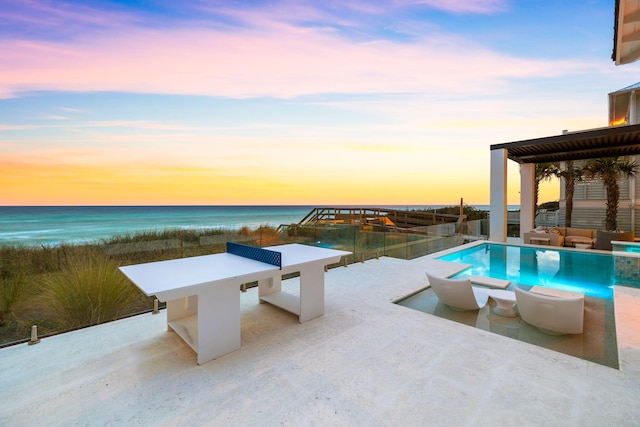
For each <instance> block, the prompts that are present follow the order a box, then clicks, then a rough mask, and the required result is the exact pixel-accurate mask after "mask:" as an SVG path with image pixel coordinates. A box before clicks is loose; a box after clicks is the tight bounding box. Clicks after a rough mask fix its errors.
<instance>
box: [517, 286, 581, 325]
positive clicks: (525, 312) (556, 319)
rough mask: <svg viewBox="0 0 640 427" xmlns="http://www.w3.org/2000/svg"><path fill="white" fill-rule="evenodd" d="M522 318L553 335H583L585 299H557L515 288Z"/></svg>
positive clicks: (518, 308)
mask: <svg viewBox="0 0 640 427" xmlns="http://www.w3.org/2000/svg"><path fill="white" fill-rule="evenodd" d="M515 292H516V304H517V305H516V307H517V310H518V311H519V312H520V318H521V319H522V320H524V321H525V322H527V323H529V324H531V325H533V326H535V327H536V328H538V329H540V330H541V331H542V332H546V333H548V334H551V335H565V334H581V333H582V332H583V322H584V297H583V296H580V297H572V298H557V297H552V296H546V295H539V294H535V293H532V292H528V291H525V290H524V289H521V288H519V287H516V288H515Z"/></svg>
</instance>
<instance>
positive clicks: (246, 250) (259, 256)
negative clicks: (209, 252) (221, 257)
mask: <svg viewBox="0 0 640 427" xmlns="http://www.w3.org/2000/svg"><path fill="white" fill-rule="evenodd" d="M227 252H228V253H230V254H232V255H237V256H241V257H243V258H249V259H253V260H255V261H260V262H264V263H267V264H271V265H275V266H277V267H278V268H279V269H280V270H282V254H281V253H280V252H276V251H270V250H268V249H261V248H256V247H255V246H249V245H243V244H240V243H234V242H227Z"/></svg>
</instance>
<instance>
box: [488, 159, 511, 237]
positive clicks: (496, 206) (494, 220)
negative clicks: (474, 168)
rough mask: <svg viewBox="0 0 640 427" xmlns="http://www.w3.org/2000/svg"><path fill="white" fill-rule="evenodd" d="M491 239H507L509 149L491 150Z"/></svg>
mask: <svg viewBox="0 0 640 427" xmlns="http://www.w3.org/2000/svg"><path fill="white" fill-rule="evenodd" d="M490 184H491V190H490V191H491V192H490V194H489V202H490V205H491V206H490V208H489V215H490V216H489V240H492V241H494V242H506V241H507V150H505V149H496V150H491V183H490Z"/></svg>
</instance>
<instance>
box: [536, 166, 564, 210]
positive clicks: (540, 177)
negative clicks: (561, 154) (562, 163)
mask: <svg viewBox="0 0 640 427" xmlns="http://www.w3.org/2000/svg"><path fill="white" fill-rule="evenodd" d="M557 172H558V164H557V163H553V162H545V163H536V168H535V172H534V173H535V189H534V190H535V192H534V194H533V197H534V199H533V206H535V209H536V212H534V213H536V214H537V212H538V196H539V193H540V183H541V182H543V181H550V180H551V178H553V177H555V176H556V175H557Z"/></svg>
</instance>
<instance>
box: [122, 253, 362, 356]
mask: <svg viewBox="0 0 640 427" xmlns="http://www.w3.org/2000/svg"><path fill="white" fill-rule="evenodd" d="M229 245H233V248H234V249H233V250H230V249H228V251H227V252H226V253H219V254H213V255H204V256H197V257H190V258H180V259H173V260H168V261H158V262H150V263H146V264H137V265H130V266H124V267H120V270H121V271H122V272H123V273H124V274H125V275H126V276H127V277H128V278H129V279H130V280H131V281H132V282H133V283H134V284H135V285H136V286H137V287H138V288H140V290H142V292H144V294H145V295H147V296H152V295H155V296H156V298H158V300H160V301H163V302H164V301H166V302H167V324H168V329H169V330H173V331H175V332H176V333H177V334H178V335H179V336H180V337H181V338H182V339H183V340H184V341H185V342H186V343H187V344H188V345H189V346H190V347H191V348H192V349H193V350H194V351H195V352H196V354H197V360H198V364H203V363H205V362H208V361H210V360H213V359H216V358H218V357H220V356H223V355H225V354H227V353H230V352H232V351H235V350H238V349H239V348H240V342H241V337H240V285H242V284H243V283H249V282H255V281H257V282H258V295H259V299H260V302H266V303H270V304H272V305H275V306H278V307H280V308H282V309H284V310H287V311H289V312H292V313H295V314H296V315H298V319H299V321H300V323H303V322H306V321H308V320H311V319H314V318H316V317H318V316H322V315H323V314H324V271H325V266H327V265H329V264H335V263H337V262H339V261H340V259H341V258H342V257H343V256H345V255H349V254H351V252H347V251H341V250H336V249H327V248H320V247H314V246H306V245H301V244H288V245H280V246H272V247H268V248H263V249H259V248H254V247H251V246H245V245H238V244H232V243H230V244H229ZM228 248H231V246H229V247H228ZM236 253H237V254H238V255H237V254H236ZM260 260H262V261H260ZM274 260H275V262H274ZM263 261H266V262H263ZM267 262H272V264H269V263H267ZM296 272H300V296H299V297H297V296H295V295H292V294H288V293H285V292H283V291H282V286H281V281H282V275H284V274H289V273H296Z"/></svg>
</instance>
